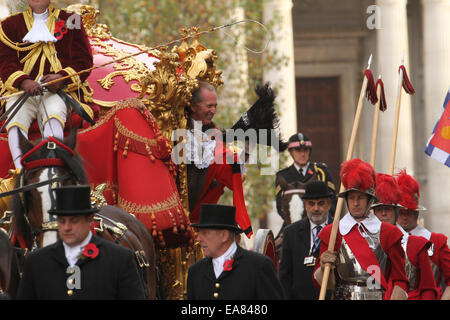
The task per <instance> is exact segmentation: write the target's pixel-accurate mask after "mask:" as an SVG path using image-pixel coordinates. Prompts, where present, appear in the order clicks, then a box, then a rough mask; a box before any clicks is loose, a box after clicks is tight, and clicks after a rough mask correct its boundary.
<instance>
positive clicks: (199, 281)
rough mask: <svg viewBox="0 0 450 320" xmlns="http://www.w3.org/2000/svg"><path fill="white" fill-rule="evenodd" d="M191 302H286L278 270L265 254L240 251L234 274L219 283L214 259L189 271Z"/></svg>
mask: <svg viewBox="0 0 450 320" xmlns="http://www.w3.org/2000/svg"><path fill="white" fill-rule="evenodd" d="M187 293H188V299H189V300H211V299H212V300H215V299H220V300H279V299H283V298H284V293H283V289H282V287H281V284H280V282H279V280H278V278H277V274H276V271H275V266H274V264H273V262H272V260H270V259H269V258H268V257H266V256H263V255H262V254H259V253H256V252H253V251H249V250H246V249H243V248H241V247H240V246H238V247H237V250H236V253H235V254H234V262H233V265H232V269H231V270H230V271H223V272H222V273H221V274H220V276H219V277H218V278H217V279H216V276H215V274H214V267H213V264H212V258H209V257H207V258H204V259H202V260H200V261H198V262H197V263H195V264H194V265H192V266H191V267H190V268H189V272H188V279H187Z"/></svg>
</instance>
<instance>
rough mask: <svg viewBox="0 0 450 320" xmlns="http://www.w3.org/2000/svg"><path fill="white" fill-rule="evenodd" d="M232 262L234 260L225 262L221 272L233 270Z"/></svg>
mask: <svg viewBox="0 0 450 320" xmlns="http://www.w3.org/2000/svg"><path fill="white" fill-rule="evenodd" d="M233 262H234V259H230V260H225V262H224V263H223V271H231V269H233Z"/></svg>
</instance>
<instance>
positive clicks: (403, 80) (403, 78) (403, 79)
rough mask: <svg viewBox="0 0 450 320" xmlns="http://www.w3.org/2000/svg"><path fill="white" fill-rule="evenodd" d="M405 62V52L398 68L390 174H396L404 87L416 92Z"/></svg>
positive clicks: (406, 89)
mask: <svg viewBox="0 0 450 320" xmlns="http://www.w3.org/2000/svg"><path fill="white" fill-rule="evenodd" d="M404 62H405V54H403V58H402V64H401V66H400V67H399V68H398V71H399V77H398V86H397V101H396V104H395V116H394V128H393V130H392V145H391V158H390V161H389V172H388V173H389V174H390V175H393V174H394V164H395V154H396V151H397V136H398V123H399V120H400V105H401V100H402V87H403V89H405V92H406V93H408V94H414V93H415V92H416V91H415V90H414V88H413V86H412V84H411V82H410V81H409V78H408V74H407V73H406V69H405V66H404Z"/></svg>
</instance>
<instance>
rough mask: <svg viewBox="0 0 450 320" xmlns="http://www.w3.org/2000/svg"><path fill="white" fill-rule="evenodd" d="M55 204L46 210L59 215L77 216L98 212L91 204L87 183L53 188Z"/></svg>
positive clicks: (89, 189)
mask: <svg viewBox="0 0 450 320" xmlns="http://www.w3.org/2000/svg"><path fill="white" fill-rule="evenodd" d="M53 190H54V192H55V197H56V206H55V208H52V209H51V210H48V213H49V214H54V215H60V216H78V215H84V214H91V213H95V212H98V211H99V209H98V208H97V207H92V206H91V188H90V186H88V185H81V186H80V185H74V186H63V187H59V188H55V189H53Z"/></svg>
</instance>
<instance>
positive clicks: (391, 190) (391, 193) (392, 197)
mask: <svg viewBox="0 0 450 320" xmlns="http://www.w3.org/2000/svg"><path fill="white" fill-rule="evenodd" d="M375 185H376V186H375V193H376V195H377V198H378V199H380V202H379V203H378V204H380V205H381V204H385V205H396V204H398V203H399V202H400V199H401V193H400V188H399V186H398V183H397V180H396V179H395V178H394V177H393V176H391V175H390V174H384V173H377V174H376V177H375Z"/></svg>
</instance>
